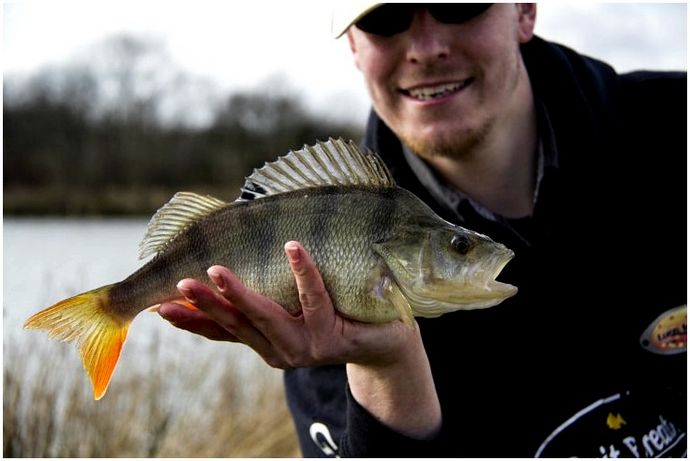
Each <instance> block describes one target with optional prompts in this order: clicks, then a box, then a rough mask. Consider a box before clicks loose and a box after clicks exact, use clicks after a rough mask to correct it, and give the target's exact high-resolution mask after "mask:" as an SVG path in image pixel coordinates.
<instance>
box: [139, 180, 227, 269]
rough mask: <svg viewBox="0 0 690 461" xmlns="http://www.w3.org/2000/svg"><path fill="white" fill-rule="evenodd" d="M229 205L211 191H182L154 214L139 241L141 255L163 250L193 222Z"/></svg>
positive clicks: (144, 255) (140, 256) (141, 256)
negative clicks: (201, 193) (200, 193)
mask: <svg viewBox="0 0 690 461" xmlns="http://www.w3.org/2000/svg"><path fill="white" fill-rule="evenodd" d="M225 206H227V203H225V202H223V201H222V200H218V199H217V198H214V197H211V196H210V195H205V196H204V195H199V194H195V193H193V192H178V193H177V194H175V195H174V196H173V198H171V199H170V201H169V202H168V203H166V204H165V205H163V207H161V208H160V209H159V210H158V211H157V212H156V214H154V215H153V217H152V218H151V221H149V226H148V228H147V229H146V234H145V235H144V239H143V240H142V241H141V243H140V244H139V259H143V258H145V257H147V256H149V255H152V254H155V253H158V252H160V251H161V250H163V249H164V248H165V247H166V246H167V245H168V244H169V243H170V242H171V241H173V240H174V239H175V237H177V236H178V235H180V233H182V231H183V230H185V229H186V228H187V226H189V225H190V224H192V223H193V222H195V221H198V220H200V219H201V218H203V217H205V216H208V215H210V214H211V213H213V212H214V211H216V210H219V209H221V208H223V207H225Z"/></svg>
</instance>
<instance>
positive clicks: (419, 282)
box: [375, 223, 517, 317]
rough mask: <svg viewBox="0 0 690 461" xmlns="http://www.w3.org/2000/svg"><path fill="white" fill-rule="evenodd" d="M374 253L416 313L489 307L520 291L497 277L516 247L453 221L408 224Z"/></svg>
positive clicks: (422, 315)
mask: <svg viewBox="0 0 690 461" xmlns="http://www.w3.org/2000/svg"><path fill="white" fill-rule="evenodd" d="M375 251H376V252H377V253H378V254H379V255H380V256H381V257H382V259H383V260H384V262H385V265H386V268H387V270H388V273H389V276H390V277H391V278H392V279H393V280H394V282H395V283H397V285H398V286H399V287H400V290H401V291H402V293H403V295H404V296H405V297H406V298H407V300H408V302H409V303H410V306H411V307H412V310H413V313H414V314H415V315H416V316H420V317H437V316H439V315H442V314H444V313H447V312H452V311H456V310H460V309H477V308H484V307H490V306H494V305H496V304H499V303H500V302H502V301H504V300H505V299H507V298H509V297H510V296H513V295H514V294H515V293H516V292H517V288H516V287H514V286H512V285H509V284H507V283H503V282H500V281H498V280H496V277H497V276H498V275H499V274H500V272H501V271H502V270H503V268H504V267H505V265H506V264H508V262H509V261H510V260H511V259H512V258H513V256H514V253H513V251H511V250H510V249H508V248H507V247H506V246H504V245H502V244H501V243H498V242H495V241H493V240H492V239H490V238H489V237H487V236H485V235H482V234H479V233H477V232H474V231H471V230H469V229H465V228H463V227H460V226H455V225H452V224H450V223H445V225H443V226H424V225H415V226H408V227H407V228H404V229H402V230H401V231H400V232H398V233H397V234H396V235H395V236H394V237H393V238H391V239H389V240H388V241H386V242H380V243H377V244H376V245H375Z"/></svg>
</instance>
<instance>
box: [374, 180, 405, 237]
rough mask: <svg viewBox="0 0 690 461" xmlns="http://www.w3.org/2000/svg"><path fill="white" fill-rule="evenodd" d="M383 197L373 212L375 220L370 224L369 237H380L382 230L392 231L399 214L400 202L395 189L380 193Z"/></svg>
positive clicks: (377, 202)
mask: <svg viewBox="0 0 690 461" xmlns="http://www.w3.org/2000/svg"><path fill="white" fill-rule="evenodd" d="M378 193H379V194H380V195H381V197H380V200H376V201H375V203H376V208H375V209H374V211H373V213H374V214H373V219H372V220H371V221H370V223H369V226H370V227H369V235H372V236H377V237H378V236H379V234H380V233H381V231H382V230H385V229H391V228H392V224H393V218H394V216H395V215H396V214H397V212H398V209H397V208H398V202H399V200H395V197H394V195H393V194H395V193H396V191H395V189H390V190H385V191H382V192H378Z"/></svg>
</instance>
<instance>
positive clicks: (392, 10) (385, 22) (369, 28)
mask: <svg viewBox="0 0 690 461" xmlns="http://www.w3.org/2000/svg"><path fill="white" fill-rule="evenodd" d="M491 5H493V3H386V4H384V5H381V6H379V7H378V8H376V9H375V10H372V11H371V12H369V13H368V14H367V15H366V16H364V17H363V18H361V19H360V20H359V21H357V22H356V23H355V26H357V28H358V29H360V30H363V31H364V32H367V33H369V34H374V35H381V36H383V37H391V36H393V35H395V34H399V33H401V32H405V31H406V30H407V28H408V27H410V24H412V19H413V18H414V14H415V12H416V11H417V10H418V9H419V8H426V9H427V10H428V11H429V13H430V14H431V16H433V18H434V19H436V20H437V21H438V22H442V23H444V24H462V23H463V22H467V21H469V20H470V19H472V18H475V17H477V16H479V15H480V14H482V13H483V12H484V11H486V10H488V9H489V7H490V6H491Z"/></svg>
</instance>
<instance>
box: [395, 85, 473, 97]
mask: <svg viewBox="0 0 690 461" xmlns="http://www.w3.org/2000/svg"><path fill="white" fill-rule="evenodd" d="M463 86H464V83H462V82H459V83H444V84H443V85H436V86H427V87H423V88H415V89H412V90H408V92H409V94H410V96H412V97H413V98H415V99H419V100H421V101H426V100H429V99H434V98H438V97H441V96H444V95H446V94H448V93H451V92H453V91H457V90H459V89H460V88H462V87H463Z"/></svg>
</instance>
